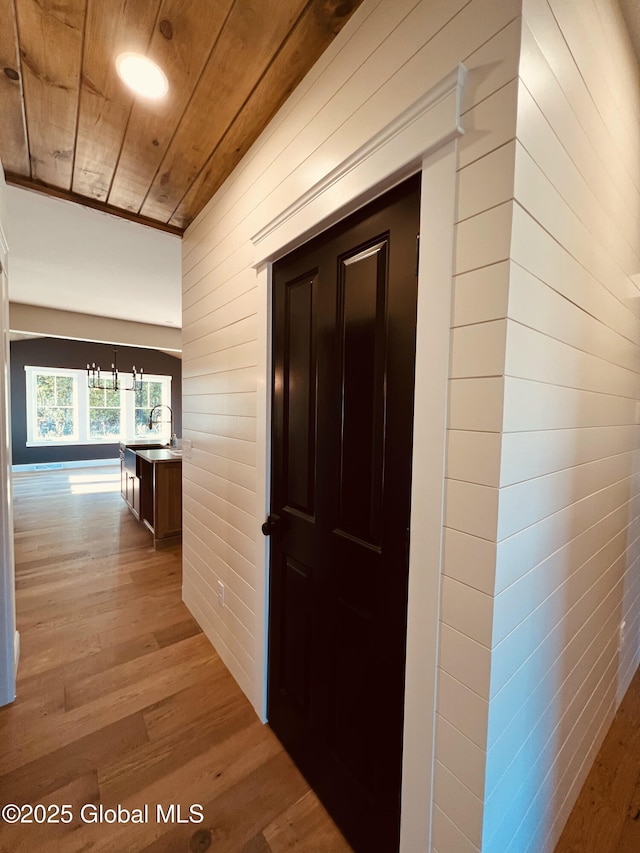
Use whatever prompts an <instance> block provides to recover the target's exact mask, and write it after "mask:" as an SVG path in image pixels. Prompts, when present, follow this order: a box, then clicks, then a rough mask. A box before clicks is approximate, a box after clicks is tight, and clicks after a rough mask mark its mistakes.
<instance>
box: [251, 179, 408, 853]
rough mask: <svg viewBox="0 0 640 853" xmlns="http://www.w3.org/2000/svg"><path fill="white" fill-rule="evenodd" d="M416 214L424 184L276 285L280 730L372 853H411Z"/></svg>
mask: <svg viewBox="0 0 640 853" xmlns="http://www.w3.org/2000/svg"><path fill="white" fill-rule="evenodd" d="M419 205H420V184H419V177H418V176H416V177H415V178H412V179H411V180H409V181H407V182H405V183H404V184H402V185H401V186H400V187H397V188H396V189H395V190H393V191H392V192H390V193H388V194H387V195H385V196H384V197H383V198H381V199H379V200H377V201H376V202H374V203H373V204H371V205H369V206H368V207H366V208H365V209H363V210H362V211H359V212H358V213H356V214H354V215H353V216H351V217H350V218H349V219H347V220H345V221H344V222H342V223H340V225H339V226H336V227H335V228H332V229H331V230H330V231H327V232H326V233H325V234H322V235H321V236H320V237H318V238H316V239H314V240H313V241H311V242H310V243H308V244H307V245H306V246H304V247H303V248H302V249H300V250H297V251H295V252H294V253H292V254H291V255H289V256H287V257H286V258H284V259H283V260H282V261H280V262H279V263H277V264H276V265H275V267H274V277H273V329H274V339H273V447H272V504H271V505H272V515H273V516H274V517H275V518H274V523H273V524H272V525H271V528H270V530H271V536H272V541H271V581H270V618H269V626H270V628H269V677H268V718H269V722H270V724H271V726H272V728H273V730H274V731H275V733H276V734H277V735H278V737H279V738H280V740H281V741H282V743H283V744H284V746H285V747H286V749H287V750H288V752H289V753H290V755H291V756H292V757H293V759H294V761H295V762H296V763H297V764H298V766H299V767H300V769H301V770H302V772H303V773H304V774H305V776H306V777H307V778H308V780H309V781H310V783H311V785H312V786H313V787H314V789H315V790H316V791H317V793H318V795H319V796H320V798H321V799H322V801H323V802H324V804H325V805H326V806H327V808H328V810H329V812H330V813H331V814H332V816H333V817H334V819H335V820H336V822H337V823H338V825H339V826H340V827H341V828H342V830H343V832H344V833H345V835H346V837H347V839H348V840H349V841H350V843H351V844H352V846H353V847H354V848H355V849H356V850H357V851H366V853H371V851H384V853H387V852H388V853H391V851H395V850H397V848H398V838H399V816H400V781H401V763H402V723H403V702H404V669H405V639H406V613H407V574H408V526H409V500H410V484H411V447H412V425H413V388H414V362H415V325H416V297H417V278H416V267H417V259H416V242H417V239H416V238H417V234H418V226H419ZM270 530H269V529H267V530H266V531H265V532H267V533H268V532H270Z"/></svg>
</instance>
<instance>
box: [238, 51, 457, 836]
mask: <svg viewBox="0 0 640 853" xmlns="http://www.w3.org/2000/svg"><path fill="white" fill-rule="evenodd" d="M465 78H466V69H465V68H464V66H463V65H458V66H457V67H456V68H454V69H453V70H452V71H451V72H450V73H449V74H448V75H447V76H446V77H444V78H443V79H442V80H441V81H440V82H439V83H438V84H436V85H435V86H433V87H432V88H430V89H429V90H428V91H427V92H425V93H424V94H423V95H422V96H421V97H420V98H419V99H418V100H416V101H415V102H414V103H413V104H412V105H411V106H410V107H409V108H408V109H406V110H404V111H403V112H402V113H400V114H398V116H396V118H395V119H394V120H393V121H391V122H389V123H388V124H387V125H385V127H383V128H382V129H381V130H379V131H378V132H377V133H375V134H374V135H373V136H372V137H371V139H370V140H369V141H368V142H367V143H366V144H364V145H362V146H361V147H360V148H359V149H358V150H356V151H354V152H353V153H352V154H351V156H349V157H348V158H347V159H345V160H344V161H343V162H342V163H340V164H339V165H338V166H337V167H335V168H334V169H333V170H331V171H330V172H329V173H328V174H327V175H326V176H325V177H324V178H322V179H321V180H319V181H318V182H317V183H316V184H314V185H313V186H312V187H310V188H309V189H308V190H307V191H306V192H304V193H303V194H302V195H301V196H300V197H299V198H298V199H297V200H296V201H295V202H294V203H293V204H291V205H290V206H289V207H287V208H286V209H285V210H284V211H282V212H281V213H280V214H279V215H278V216H277V217H275V218H274V219H272V220H271V222H269V223H268V224H267V225H266V226H265V227H264V228H262V229H261V230H260V231H259V232H258V233H257V234H255V235H254V236H253V237H252V242H253V244H254V247H255V262H254V267H255V268H256V270H257V284H258V294H259V308H258V330H259V331H258V353H259V355H258V359H259V361H258V377H259V380H258V424H257V427H258V429H257V460H258V462H257V495H258V501H259V505H258V507H257V514H258V517H259V518H263V517H264V516H265V514H266V513H267V512H268V509H269V499H270V489H269V483H270V469H269V465H270V458H269V457H270V447H271V435H270V426H269V425H270V399H271V389H270V387H269V382H270V365H271V329H270V317H271V310H270V309H271V303H270V297H271V268H272V264H273V262H274V261H276V260H277V259H278V258H280V257H283V256H284V255H286V254H287V253H288V252H290V251H291V250H293V249H294V248H296V247H297V246H300V245H302V244H303V243H305V242H306V241H307V240H309V239H311V238H312V237H314V236H316V235H317V234H319V233H321V232H322V231H324V230H326V228H328V227H330V226H331V225H334V224H335V223H336V222H339V221H340V220H341V219H344V218H345V217H346V216H348V215H349V214H350V213H352V212H353V211H354V210H357V209H358V208H360V207H362V206H363V205H365V204H367V203H369V202H370V201H372V200H373V199H374V198H376V197H377V196H379V195H381V194H382V193H384V192H387V191H388V190H389V189H391V188H392V187H393V186H395V185H396V184H398V183H400V182H401V181H403V180H404V179H405V178H407V177H408V176H409V175H411V174H415V173H416V172H418V171H421V173H422V200H421V213H420V234H421V245H420V260H419V268H418V317H417V329H416V337H417V339H416V380H415V409H414V442H413V465H412V494H411V507H412V509H411V551H410V560H409V603H408V622H407V659H406V686H405V722H404V757H403V783H402V818H401V839H400V851H401V853H410V851H415V850H425V851H426V850H429V849H430V837H431V809H432V806H431V803H432V779H433V751H434V731H435V707H436V671H437V650H438V635H439V628H438V625H439V609H440V608H439V601H440V575H441V566H442V530H443V520H444V468H445V449H446V414H447V388H448V378H449V348H450V327H451V296H452V275H453V249H454V217H455V190H456V168H457V145H456V140H457V138H458V137H459V136H460V135H461V134H462V133H463V129H462V127H461V122H460V104H461V93H462V87H463V85H464V81H465ZM268 549H269V542H268V539H266V540H265V542H264V548H263V549H262V550H261V552H260V557H261V560H260V562H261V565H258V567H257V568H258V577H259V578H260V579H261V581H260V587H259V588H258V590H257V592H258V594H259V596H261V599H262V600H263V601H264V602H265V607H264V611H263V613H261V614H260V619H261V626H260V631H259V636H262V638H263V654H262V656H261V659H260V661H259V663H258V666H259V667H261V672H260V673H258V679H259V681H260V683H262V684H263V685H264V687H263V704H262V715H263V718H265V717H266V683H267V682H266V665H267V643H268V612H267V608H268V583H269V579H268V567H269V551H268Z"/></svg>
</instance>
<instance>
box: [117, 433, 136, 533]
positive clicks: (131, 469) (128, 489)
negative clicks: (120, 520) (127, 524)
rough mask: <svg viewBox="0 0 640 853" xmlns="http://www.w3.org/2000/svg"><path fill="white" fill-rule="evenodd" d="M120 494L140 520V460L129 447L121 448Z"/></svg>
mask: <svg viewBox="0 0 640 853" xmlns="http://www.w3.org/2000/svg"><path fill="white" fill-rule="evenodd" d="M120 492H121V494H122V497H123V498H124V499H125V501H126V502H127V505H128V507H129V509H130V510H131V512H132V513H133V514H134V515H135V517H136V518H137V519H139V518H140V479H139V477H138V460H137V456H136V454H135V453H134V451H132V450H130V449H129V448H128V447H126V448H120Z"/></svg>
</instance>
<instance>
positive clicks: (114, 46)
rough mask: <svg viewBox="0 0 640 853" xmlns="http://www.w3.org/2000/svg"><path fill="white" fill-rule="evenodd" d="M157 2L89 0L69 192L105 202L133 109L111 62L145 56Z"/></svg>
mask: <svg viewBox="0 0 640 853" xmlns="http://www.w3.org/2000/svg"><path fill="white" fill-rule="evenodd" d="M159 10H160V0H151V2H149V0H146V2H136V3H131V2H130V0H109V2H108V3H105V2H104V0H88V7H87V25H86V33H85V48H84V56H83V62H82V81H81V88H80V109H79V111H78V133H77V139H76V156H75V164H74V171H73V191H74V192H76V193H79V194H80V195H86V196H89V197H90V198H94V199H98V200H100V201H106V200H107V197H108V195H109V190H110V189H111V183H112V181H113V175H114V172H115V169H116V165H117V163H118V157H119V156H120V151H121V148H122V139H123V137H124V134H125V130H126V128H127V123H128V121H129V115H130V113H131V108H132V106H133V100H134V95H133V92H132V91H131V90H130V89H129V88H127V86H125V85H124V83H123V82H122V80H120V78H119V77H118V74H117V72H116V69H115V65H114V61H115V58H116V56H118V54H120V53H123V52H124V51H136V52H139V53H146V51H147V48H148V46H149V42H150V40H151V36H152V34H153V29H154V26H155V23H156V20H157V17H158V12H159Z"/></svg>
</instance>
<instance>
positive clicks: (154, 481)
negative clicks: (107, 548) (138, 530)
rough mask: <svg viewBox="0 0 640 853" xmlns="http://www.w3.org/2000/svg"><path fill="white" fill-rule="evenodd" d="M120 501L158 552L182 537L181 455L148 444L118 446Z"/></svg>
mask: <svg viewBox="0 0 640 853" xmlns="http://www.w3.org/2000/svg"><path fill="white" fill-rule="evenodd" d="M120 472H121V491H122V497H123V498H124V500H125V501H126V502H127V505H128V506H129V509H130V510H131V512H132V513H133V515H134V516H135V517H136V518H137V519H138V520H139V521H140V522H141V523H143V524H144V525H145V526H146V527H147V528H148V529H149V531H150V532H151V534H152V536H153V546H154V548H161V547H163V546H166V545H170V544H171V543H173V542H175V541H177V540H178V539H180V537H181V535H182V452H181V451H180V450H174V449H173V448H170V447H166V446H163V445H159V444H153V443H150V442H148V441H147V442H143V441H139V442H130V443H129V442H127V443H124V442H121V444H120Z"/></svg>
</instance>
